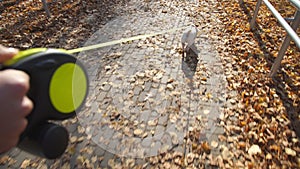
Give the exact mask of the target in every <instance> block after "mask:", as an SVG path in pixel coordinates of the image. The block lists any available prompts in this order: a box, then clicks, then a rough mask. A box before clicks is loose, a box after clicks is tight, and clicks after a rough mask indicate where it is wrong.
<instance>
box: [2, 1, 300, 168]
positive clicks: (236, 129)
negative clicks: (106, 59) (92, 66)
mask: <svg viewBox="0 0 300 169" xmlns="http://www.w3.org/2000/svg"><path fill="white" fill-rule="evenodd" d="M126 1H127V0H101V1H98V0H91V1H81V0H74V1H66V0H63V1H54V0H53V1H49V6H50V11H51V14H52V17H51V18H47V17H46V14H45V12H44V10H43V9H42V3H41V2H40V1H37V0H36V1H34V0H33V1H31V0H24V1H20V2H16V1H13V0H10V1H4V2H0V13H1V18H0V25H1V26H0V36H1V38H0V43H1V44H3V45H5V46H11V47H17V48H20V49H26V48H32V47H41V46H44V47H55V48H62V47H63V48H67V49H71V48H76V47H80V46H82V45H83V43H84V42H85V40H86V38H88V37H89V36H90V35H91V34H93V33H94V32H95V31H97V30H98V29H99V27H101V26H102V25H104V24H105V23H106V22H107V21H108V20H110V19H111V18H113V17H114V16H115V15H117V14H118V12H121V11H115V10H114V9H115V6H116V4H119V5H124V4H126ZM160 2H161V3H164V2H168V1H167V0H160ZM176 2H177V1H176ZM177 3H188V2H187V1H186V2H183V1H178V2H177ZM271 3H272V4H273V5H274V6H275V7H276V9H277V10H278V11H279V12H280V13H281V14H282V15H283V16H284V17H292V16H293V14H294V12H295V8H294V7H293V6H291V5H290V3H289V2H288V1H287V0H272V1H271ZM255 5H256V1H254V0H241V1H239V0H222V1H215V0H212V1H208V0H202V1H201V0H200V1H199V4H198V7H195V8H193V10H192V11H191V10H187V9H184V10H187V11H188V12H189V16H191V17H194V21H195V24H196V25H197V26H198V29H199V30H201V29H209V30H211V31H210V35H209V36H210V37H211V38H213V39H214V40H216V49H217V50H218V52H219V54H220V56H221V57H222V60H223V66H224V68H225V72H226V73H225V74H226V79H227V82H228V84H229V88H228V89H229V90H232V91H236V92H237V96H235V97H234V98H228V99H232V100H233V102H235V103H236V104H235V105H234V106H233V107H229V108H226V109H224V116H222V117H221V118H220V125H221V126H223V127H224V129H225V131H226V132H225V134H224V135H221V136H220V137H219V141H220V142H225V143H226V145H227V146H226V147H225V146H224V147H222V148H221V152H220V155H219V156H216V157H212V156H210V155H209V151H207V150H209V149H210V146H212V145H211V144H209V145H206V144H205V143H203V144H199V137H198V134H199V133H197V130H195V131H194V132H191V133H190V135H189V139H190V140H192V142H193V143H194V144H195V147H194V150H193V151H192V152H191V153H190V154H188V156H187V159H186V160H182V158H183V156H182V154H178V153H176V152H173V153H171V154H168V153H167V154H162V155H160V156H157V157H153V158H150V159H147V160H148V162H149V163H150V164H151V165H152V166H154V168H168V167H169V168H170V167H174V166H176V167H178V168H184V167H185V168H205V167H207V165H206V164H204V163H202V161H204V160H207V159H209V160H210V162H211V163H210V165H209V167H214V166H215V167H217V168H300V155H299V152H300V144H299V137H300V122H299V120H300V117H299V116H300V115H299V111H300V105H299V103H300V102H299V101H300V100H299V96H300V92H299V88H300V67H299V64H298V63H299V60H300V52H299V49H298V48H297V47H296V46H295V44H294V43H293V42H292V43H291V45H290V47H289V48H288V51H287V52H286V56H285V58H284V60H283V62H282V64H281V66H282V68H281V69H280V70H279V71H278V74H277V75H276V76H275V77H274V78H268V73H269V72H270V68H271V66H272V64H273V62H274V60H275V58H276V56H277V53H278V51H279V49H280V46H281V43H282V42H283V40H284V37H285V35H286V34H285V31H284V29H283V28H282V27H281V26H280V24H279V23H278V22H277V21H276V19H275V18H274V17H273V16H272V14H271V12H270V11H269V10H268V9H267V7H266V6H265V5H262V6H261V8H260V12H259V15H258V18H257V25H256V29H255V30H251V29H250V25H249V23H250V19H251V18H252V15H253V11H254V8H255ZM178 6H180V5H178ZM205 14H207V15H208V16H215V17H216V19H217V20H213V19H210V17H207V20H206V21H205V23H202V22H201V23H200V18H201V17H202V16H203V15H205ZM205 24H206V25H207V27H202V25H205ZM194 144H193V145H194ZM2 162H3V159H2ZM124 165H125V166H126V164H125V163H124ZM127 167H128V165H127ZM140 168H143V166H140Z"/></svg>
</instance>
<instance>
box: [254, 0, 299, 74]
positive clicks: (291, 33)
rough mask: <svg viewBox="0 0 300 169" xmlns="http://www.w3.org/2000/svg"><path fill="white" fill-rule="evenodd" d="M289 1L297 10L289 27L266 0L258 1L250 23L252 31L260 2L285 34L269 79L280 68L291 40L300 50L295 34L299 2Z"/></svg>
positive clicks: (297, 23)
mask: <svg viewBox="0 0 300 169" xmlns="http://www.w3.org/2000/svg"><path fill="white" fill-rule="evenodd" d="M289 1H290V2H291V3H292V5H294V6H295V7H296V8H297V11H296V12H295V15H294V18H293V19H292V23H291V25H289V24H288V23H287V21H286V20H285V19H284V18H283V17H282V16H281V15H280V13H279V12H278V11H277V10H276V9H275V8H274V6H273V5H272V4H271V3H270V2H269V1H268V0H258V1H257V3H256V8H255V11H254V15H253V18H252V20H251V22H250V27H251V29H253V28H254V26H255V21H256V17H257V15H258V11H259V7H260V6H261V4H262V2H264V4H265V5H266V6H267V7H268V8H269V10H270V11H271V12H272V13H273V15H274V16H275V17H276V18H277V20H278V21H279V23H280V24H281V25H282V27H283V28H284V29H285V30H286V32H287V35H286V37H285V39H284V41H283V43H282V46H281V48H280V50H279V52H278V55H277V58H276V60H275V62H274V63H273V65H272V68H271V72H270V74H269V77H272V76H274V75H275V74H276V72H277V70H278V68H279V67H280V64H281V61H282V59H283V57H284V54H285V52H286V50H287V48H288V47H289V45H290V41H291V40H293V41H294V42H295V44H296V46H297V47H298V48H299V49H300V38H299V36H298V35H297V33H296V30H297V28H298V27H299V24H300V11H299V10H300V1H299V0H289Z"/></svg>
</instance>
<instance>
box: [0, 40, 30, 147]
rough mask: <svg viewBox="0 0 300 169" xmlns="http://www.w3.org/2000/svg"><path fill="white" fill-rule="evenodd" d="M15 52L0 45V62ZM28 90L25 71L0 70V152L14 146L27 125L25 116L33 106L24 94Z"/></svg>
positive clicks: (27, 77)
mask: <svg viewBox="0 0 300 169" xmlns="http://www.w3.org/2000/svg"><path fill="white" fill-rule="evenodd" d="M17 52H18V51H17V50H16V49H12V48H6V47H4V46H2V45H0V63H2V62H4V61H6V60H8V59H10V58H12V57H13V56H14V55H16V54H17ZM28 90H29V76H28V75H27V74H26V73H25V72H22V71H18V70H12V69H8V70H3V71H0V152H5V151H8V150H9V149H10V148H12V147H14V146H16V145H17V143H18V141H19V136H20V134H21V133H22V132H23V131H24V130H25V128H26V126H27V123H28V122H27V119H26V116H27V115H28V114H29V113H30V112H31V110H32V108H33V104H32V102H31V100H30V99H29V98H28V97H27V96H26V93H27V91H28Z"/></svg>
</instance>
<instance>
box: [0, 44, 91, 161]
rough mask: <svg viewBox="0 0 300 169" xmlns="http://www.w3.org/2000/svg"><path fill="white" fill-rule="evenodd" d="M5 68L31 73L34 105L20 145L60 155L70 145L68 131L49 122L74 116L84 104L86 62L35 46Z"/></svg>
mask: <svg viewBox="0 0 300 169" xmlns="http://www.w3.org/2000/svg"><path fill="white" fill-rule="evenodd" d="M2 69H17V70H21V71H24V72H26V73H27V74H28V75H29V76H30V89H29V91H28V93H27V96H28V97H29V98H30V99H31V100H32V102H33V103H34V108H33V110H32V112H31V113H30V114H29V115H28V116H27V117H26V118H27V119H28V125H27V127H26V129H25V131H24V132H23V133H22V134H21V136H20V141H19V143H18V147H19V148H21V149H23V150H25V151H27V152H30V153H32V154H35V155H38V156H41V157H46V158H49V159H54V158H57V157H59V156H60V155H61V154H62V153H64V151H65V149H66V147H67V145H68V137H69V136H68V132H67V130H66V129H65V128H64V127H61V126H59V125H56V124H53V123H49V122H48V121H49V120H65V119H68V118H71V117H73V116H75V115H76V111H79V110H80V109H81V107H82V106H83V104H84V102H85V99H86V97H87V93H88V76H87V72H86V71H85V69H84V66H83V64H82V63H81V62H80V61H79V60H77V59H76V58H75V57H74V56H72V55H71V54H68V53H66V52H65V50H61V49H47V48H34V49H29V50H25V51H20V52H19V54H18V55H16V56H15V57H14V58H13V59H11V60H9V61H7V62H5V63H4V64H3V65H2Z"/></svg>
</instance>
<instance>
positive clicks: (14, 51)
mask: <svg viewBox="0 0 300 169" xmlns="http://www.w3.org/2000/svg"><path fill="white" fill-rule="evenodd" d="M7 51H8V52H9V53H18V52H19V50H18V49H16V48H8V49H7Z"/></svg>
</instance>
